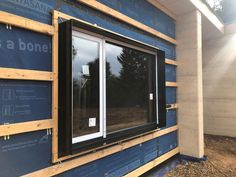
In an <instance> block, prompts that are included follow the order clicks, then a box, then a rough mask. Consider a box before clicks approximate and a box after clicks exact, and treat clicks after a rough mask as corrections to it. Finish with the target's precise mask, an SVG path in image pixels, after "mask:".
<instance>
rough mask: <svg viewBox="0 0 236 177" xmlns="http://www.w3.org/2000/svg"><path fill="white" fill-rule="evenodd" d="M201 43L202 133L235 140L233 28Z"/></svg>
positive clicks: (235, 48)
mask: <svg viewBox="0 0 236 177" xmlns="http://www.w3.org/2000/svg"><path fill="white" fill-rule="evenodd" d="M225 32H226V34H225V35H224V36H222V37H220V38H215V39H212V40H208V41H203V91H204V93H203V96H204V131H205V133H208V134H215V135H224V136H232V137H236V26H235V25H229V26H226V28H225Z"/></svg>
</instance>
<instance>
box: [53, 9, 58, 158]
mask: <svg viewBox="0 0 236 177" xmlns="http://www.w3.org/2000/svg"><path fill="white" fill-rule="evenodd" d="M52 17H53V19H52V23H53V27H54V31H55V33H54V35H53V36H52V72H53V75H54V79H53V82H52V120H53V130H52V162H57V161H58V14H57V13H56V12H55V11H53V16H52Z"/></svg>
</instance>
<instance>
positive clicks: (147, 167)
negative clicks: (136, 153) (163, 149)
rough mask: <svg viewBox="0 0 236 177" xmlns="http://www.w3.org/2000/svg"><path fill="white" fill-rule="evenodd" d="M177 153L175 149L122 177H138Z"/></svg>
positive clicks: (177, 150) (177, 149)
mask: <svg viewBox="0 0 236 177" xmlns="http://www.w3.org/2000/svg"><path fill="white" fill-rule="evenodd" d="M178 153H179V148H175V149H173V150H171V151H169V152H167V153H166V154H164V155H162V156H160V157H158V158H156V159H154V160H152V161H150V162H148V163H147V164H145V165H143V166H141V167H139V168H137V169H136V170H134V171H132V172H131V173H128V174H127V175H125V176H124V177H134V176H140V175H142V174H144V173H146V172H147V171H149V170H151V169H153V168H154V167H156V166H157V165H159V164H161V163H162V162H164V161H166V160H168V159H169V158H171V157H173V156H174V155H176V154H178Z"/></svg>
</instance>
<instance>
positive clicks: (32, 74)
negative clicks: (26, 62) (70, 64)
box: [0, 67, 53, 81]
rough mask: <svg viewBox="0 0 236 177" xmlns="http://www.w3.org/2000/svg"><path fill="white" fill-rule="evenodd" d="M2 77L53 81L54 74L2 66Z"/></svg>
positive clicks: (0, 74)
mask: <svg viewBox="0 0 236 177" xmlns="http://www.w3.org/2000/svg"><path fill="white" fill-rule="evenodd" d="M0 79H17V80H18V79H19V80H39V81H52V80H53V74H52V72H48V71H36V70H27V69H15V68H2V67H0Z"/></svg>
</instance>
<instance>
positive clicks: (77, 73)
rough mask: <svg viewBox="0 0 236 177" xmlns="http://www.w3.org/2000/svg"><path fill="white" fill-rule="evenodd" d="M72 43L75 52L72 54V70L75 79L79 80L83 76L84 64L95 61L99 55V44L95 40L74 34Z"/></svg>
mask: <svg viewBox="0 0 236 177" xmlns="http://www.w3.org/2000/svg"><path fill="white" fill-rule="evenodd" d="M72 44H73V47H74V50H75V52H74V53H73V52H72V53H73V56H72V59H73V61H72V71H73V79H74V80H77V82H78V81H79V80H80V79H81V76H82V66H83V65H88V63H89V62H93V61H94V60H95V59H97V58H99V57H98V55H99V54H98V50H99V45H98V43H97V42H95V41H90V40H87V39H83V38H79V37H75V36H73V38H72Z"/></svg>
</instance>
